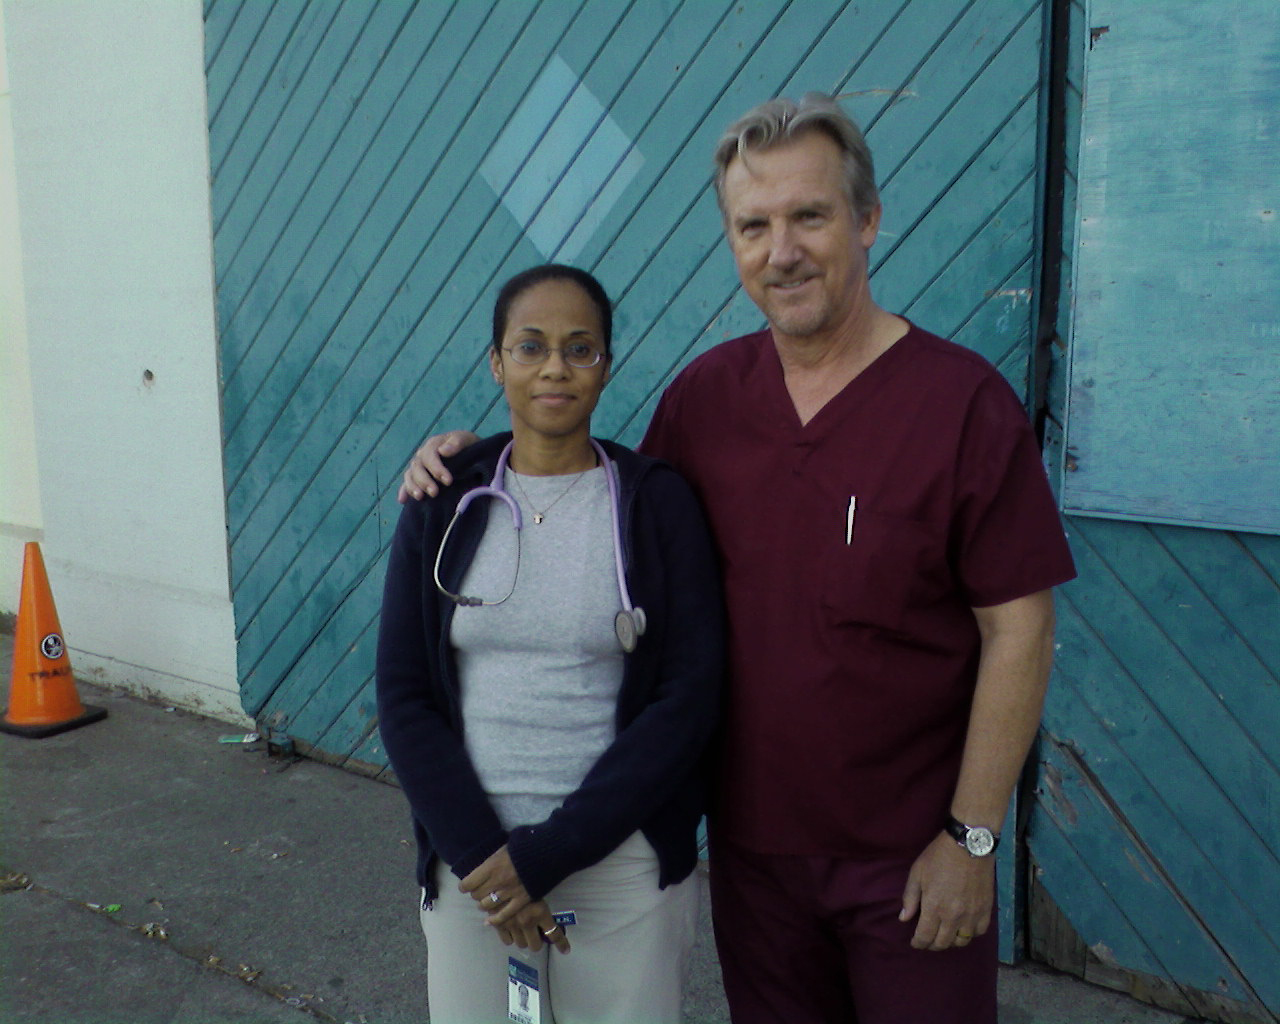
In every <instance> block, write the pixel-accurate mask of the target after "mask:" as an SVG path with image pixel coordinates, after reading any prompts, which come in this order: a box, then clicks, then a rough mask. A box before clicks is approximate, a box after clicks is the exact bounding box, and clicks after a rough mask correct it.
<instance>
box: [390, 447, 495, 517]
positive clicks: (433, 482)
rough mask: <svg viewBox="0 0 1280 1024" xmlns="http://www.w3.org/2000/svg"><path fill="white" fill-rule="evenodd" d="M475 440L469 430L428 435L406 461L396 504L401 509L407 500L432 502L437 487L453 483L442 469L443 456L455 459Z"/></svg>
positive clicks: (447, 473)
mask: <svg viewBox="0 0 1280 1024" xmlns="http://www.w3.org/2000/svg"><path fill="white" fill-rule="evenodd" d="M479 440H480V437H479V436H478V435H477V434H473V433H472V432H471V431H469V430H451V431H449V432H448V433H447V434H432V435H431V436H430V437H429V438H427V439H426V440H425V441H423V442H422V447H421V448H419V449H418V450H417V451H416V452H414V453H413V458H412V459H410V460H409V465H408V467H407V468H406V469H405V471H404V482H403V483H402V484H401V485H400V493H399V494H397V495H396V500H397V501H398V502H400V504H401V505H403V504H404V503H405V502H407V501H409V500H410V499H413V500H414V501H418V500H421V499H422V497H423V496H428V497H432V498H434V497H435V496H436V495H437V494H438V493H440V487H441V486H444V487H448V486H449V484H451V483H453V476H452V475H451V474H450V473H449V471H448V470H447V469H445V468H444V458H445V456H447V455H457V454H458V452H460V451H462V449H463V448H468V447H470V446H471V445H473V444H475V443H476V442H477V441H479Z"/></svg>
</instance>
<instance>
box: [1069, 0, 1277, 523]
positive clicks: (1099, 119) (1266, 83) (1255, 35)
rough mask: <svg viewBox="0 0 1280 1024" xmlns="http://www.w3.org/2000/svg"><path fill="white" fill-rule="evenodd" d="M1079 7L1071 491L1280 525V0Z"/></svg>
mask: <svg viewBox="0 0 1280 1024" xmlns="http://www.w3.org/2000/svg"><path fill="white" fill-rule="evenodd" d="M1090 18H1091V32H1092V45H1091V49H1090V51H1089V59H1088V65H1087V71H1086V92H1087V102H1086V104H1085V107H1084V124H1083V137H1082V142H1081V147H1080V174H1081V189H1080V193H1079V203H1080V220H1079V244H1080V249H1081V252H1080V259H1079V260H1078V261H1077V264H1076V273H1077V281H1076V322H1075V331H1074V339H1073V343H1072V354H1071V382H1070V395H1069V402H1068V414H1067V416H1068V420H1067V435H1068V445H1069V446H1070V449H1071V455H1072V471H1071V472H1070V473H1069V474H1068V475H1067V477H1066V480H1065V481H1064V486H1063V497H1064V502H1065V507H1066V508H1067V510H1068V511H1072V512H1077V513H1085V514H1090V515H1100V516H1111V517H1118V518H1127V519H1138V520H1142V521H1146V522H1167V523H1182V524H1189V525H1201V526H1208V527H1225V528H1230V529H1243V530H1258V531H1263V532H1270V533H1280V300H1278V299H1277V294H1276V287H1275V283H1276V280H1277V278H1280V217H1278V216H1277V214H1280V204H1278V200H1280V195H1278V194H1277V189H1276V181H1277V176H1276V154H1277V152H1278V151H1280V86H1278V85H1277V82H1278V81H1280V5H1277V4H1276V3H1275V2H1274V0H1241V2H1237V3H1231V4H1204V3H1187V2H1177V3H1167V4H1152V5H1140V6H1134V5H1133V4H1129V3H1118V2H1114V0H1094V2H1093V4H1092V7H1091V9H1090Z"/></svg>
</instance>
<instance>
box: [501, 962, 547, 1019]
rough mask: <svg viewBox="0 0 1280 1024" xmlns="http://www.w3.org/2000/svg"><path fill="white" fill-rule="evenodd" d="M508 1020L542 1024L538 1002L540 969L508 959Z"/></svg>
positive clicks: (540, 1008)
mask: <svg viewBox="0 0 1280 1024" xmlns="http://www.w3.org/2000/svg"><path fill="white" fill-rule="evenodd" d="M507 1019H508V1020H513V1021H515V1022H516V1024H542V1007H541V1004H540V1003H539V1002H538V969H537V968H536V967H531V966H530V965H529V964H526V963H525V962H524V961H522V960H517V959H516V958H515V957H513V956H510V957H507Z"/></svg>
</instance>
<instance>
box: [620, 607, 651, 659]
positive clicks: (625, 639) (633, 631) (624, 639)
mask: <svg viewBox="0 0 1280 1024" xmlns="http://www.w3.org/2000/svg"><path fill="white" fill-rule="evenodd" d="M644 627H645V617H644V609H643V608H638V607H636V608H630V609H627V608H623V609H622V610H621V611H620V612H618V614H617V615H615V616H614V617H613V631H614V632H615V633H617V634H618V643H619V644H621V645H622V650H623V652H624V653H625V654H630V653H631V652H632V651H634V650H635V649H636V644H637V643H638V642H639V640H640V638H641V637H642V636H644Z"/></svg>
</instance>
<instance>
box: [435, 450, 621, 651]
mask: <svg viewBox="0 0 1280 1024" xmlns="http://www.w3.org/2000/svg"><path fill="white" fill-rule="evenodd" d="M589 440H590V441H591V447H592V448H594V449H595V451H596V455H597V456H598V457H599V459H600V465H602V466H603V467H604V475H605V480H606V481H608V484H609V511H610V513H611V518H612V519H613V567H614V571H615V572H616V573H617V576H618V594H619V595H620V596H621V598H622V608H621V610H620V611H619V612H618V614H617V615H615V616H614V617H613V631H614V632H615V633H616V634H617V635H618V643H619V644H621V645H622V649H623V651H625V652H626V653H627V654H630V653H631V652H632V651H634V650H635V649H636V643H637V641H638V640H639V639H640V637H642V636H644V627H645V615H644V609H643V608H638V607H636V606H635V605H633V604H632V603H631V593H630V591H628V590H627V580H626V571H625V569H624V567H623V565H622V530H621V527H620V526H619V514H618V481H617V480H616V479H615V478H614V474H613V465H612V464H611V463H610V462H609V456H607V455H606V454H605V451H604V449H603V448H602V447H600V445H599V443H598V442H597V441H596V440H595V438H589ZM513 444H515V442H514V441H508V442H507V446H506V447H505V448H503V449H502V454H501V455H499V456H498V468H497V469H495V470H494V472H493V481H492V482H491V483H490V484H489V486H487V487H475V488H472V489H471V490H469V491H467V493H466V494H464V495H463V496H462V500H460V501H459V502H458V507H457V508H456V509H455V510H454V513H453V518H452V519H450V520H449V525H448V526H447V527H445V531H444V536H443V537H442V538H440V550H439V551H437V552H436V564H435V568H434V569H433V570H432V573H431V575H432V578H433V579H434V580H435V584H436V589H437V590H439V591H440V593H442V594H443V595H444V596H445V597H447V598H448V599H449V600H450V601H452V602H453V603H454V604H456V605H461V606H463V607H466V608H480V607H485V608H492V607H495V606H496V605H500V604H502V602H503V601H505V600H507V598H509V597H510V596H511V595H512V594H514V593H515V592H516V581H517V580H518V579H519V578H520V531H521V530H523V529H524V516H522V515H521V514H520V506H519V505H518V504H517V503H516V500H515V498H513V497H511V495H510V494H508V493H507V492H506V491H505V490H503V487H502V478H503V475H504V474H505V473H506V470H507V460H508V459H510V458H511V447H512V445H513ZM477 498H497V499H499V500H500V501H502V502H504V503H505V504H506V506H507V508H508V509H510V510H511V523H512V526H514V527H515V531H516V571H515V573H514V574H513V575H512V577H511V588H510V589H509V590H508V591H507V592H506V593H505V594H504V595H503V596H502V597H501V598H499V599H498V600H497V601H486V600H485V599H484V598H481V597H468V596H466V595H465V594H454V593H451V592H450V591H448V590H446V589H445V585H444V584H443V583H441V582H440V559H441V557H442V556H443V555H444V549H445V547H446V546H447V545H448V543H449V535H450V534H451V533H452V532H453V527H454V525H455V524H456V523H457V522H458V517H459V516H461V515H462V513H463V512H465V511H466V510H467V507H468V506H469V505H470V504H471V503H472V502H473V501H475V500H476V499H477Z"/></svg>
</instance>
